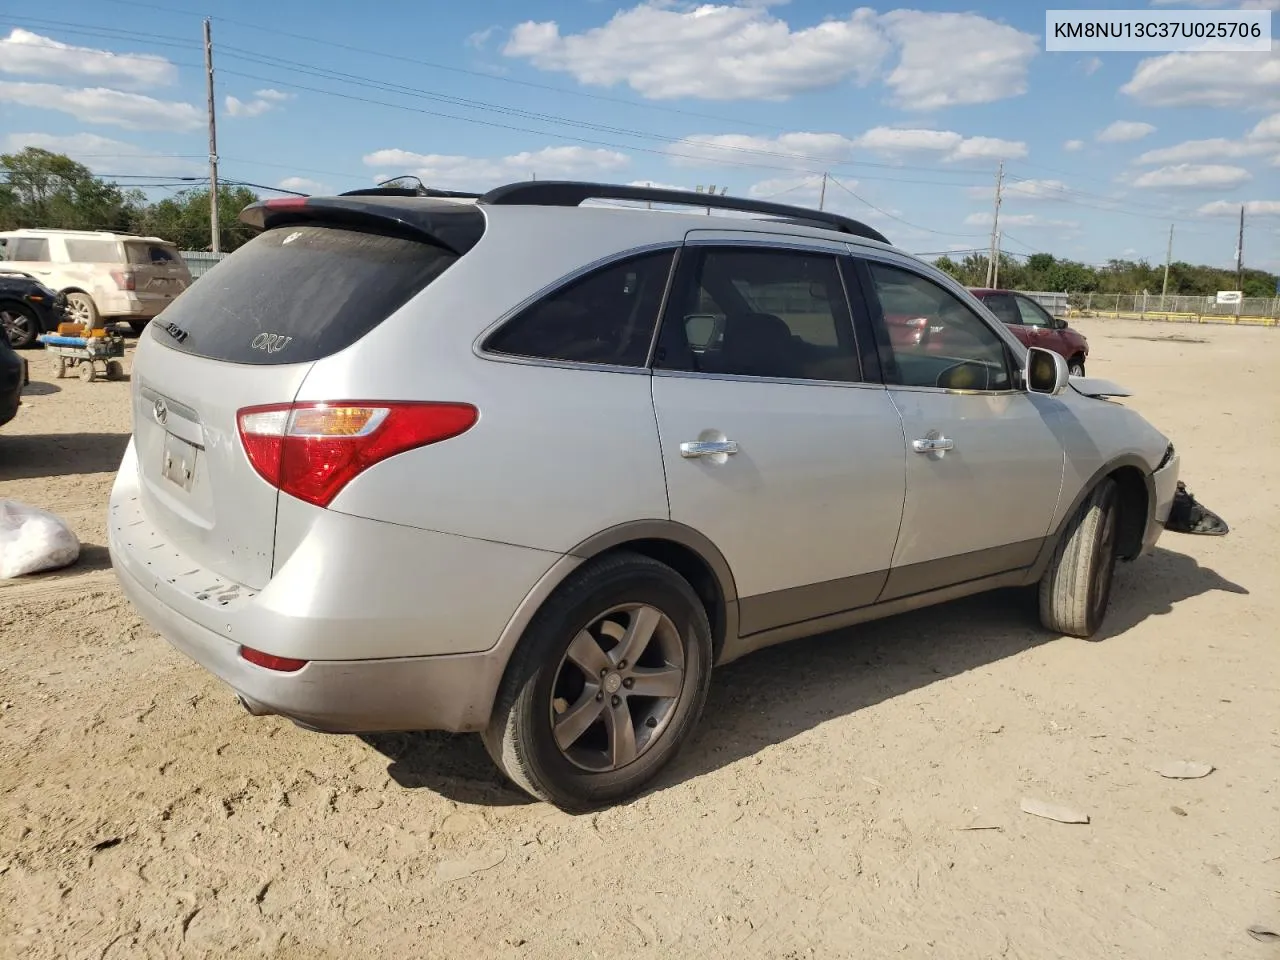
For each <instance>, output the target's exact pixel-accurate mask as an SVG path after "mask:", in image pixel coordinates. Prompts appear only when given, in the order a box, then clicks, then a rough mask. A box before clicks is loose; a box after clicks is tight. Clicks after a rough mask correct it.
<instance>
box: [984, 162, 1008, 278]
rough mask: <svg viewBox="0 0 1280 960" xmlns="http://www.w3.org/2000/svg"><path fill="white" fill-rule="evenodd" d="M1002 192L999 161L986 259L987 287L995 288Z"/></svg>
mask: <svg viewBox="0 0 1280 960" xmlns="http://www.w3.org/2000/svg"><path fill="white" fill-rule="evenodd" d="M1003 190H1004V161H1003V160H1001V161H1000V165H999V166H998V167H997V168H996V208H995V211H994V212H993V213H992V214H991V253H990V254H989V256H988V259H987V286H988V287H994V286H995V283H996V281H995V277H996V274H997V273H999V271H998V270H997V269H996V256H997V254H998V244H999V242H1000V200H1001V196H1002V192H1003Z"/></svg>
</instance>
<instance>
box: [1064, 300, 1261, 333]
mask: <svg viewBox="0 0 1280 960" xmlns="http://www.w3.org/2000/svg"><path fill="white" fill-rule="evenodd" d="M1068 302H1069V303H1070V306H1071V309H1072V310H1075V311H1078V312H1079V313H1081V314H1083V315H1085V316H1099V317H1140V318H1142V317H1145V318H1150V319H1162V318H1163V319H1170V320H1179V319H1181V320H1193V321H1199V322H1203V323H1214V322H1217V323H1261V324H1265V325H1267V326H1274V325H1280V297H1246V298H1244V299H1243V300H1241V301H1240V302H1239V303H1218V300H1217V298H1216V297H1161V296H1159V295H1156V296H1152V295H1150V294H1143V293H1137V294H1134V293H1073V294H1070V295H1069V298H1068Z"/></svg>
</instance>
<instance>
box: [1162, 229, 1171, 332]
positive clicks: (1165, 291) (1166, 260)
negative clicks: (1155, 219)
mask: <svg viewBox="0 0 1280 960" xmlns="http://www.w3.org/2000/svg"><path fill="white" fill-rule="evenodd" d="M1173 227H1174V225H1173V224H1172V223H1171V224H1169V247H1168V249H1166V250H1165V252H1164V285H1163V286H1162V287H1161V288H1160V309H1161V310H1163V309H1164V298H1165V296H1166V295H1167V294H1168V293H1169V261H1171V260H1172V259H1173Z"/></svg>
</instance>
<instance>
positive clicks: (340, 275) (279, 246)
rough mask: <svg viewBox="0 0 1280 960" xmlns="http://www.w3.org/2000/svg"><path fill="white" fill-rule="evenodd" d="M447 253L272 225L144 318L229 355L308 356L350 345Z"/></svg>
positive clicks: (268, 360)
mask: <svg viewBox="0 0 1280 960" xmlns="http://www.w3.org/2000/svg"><path fill="white" fill-rule="evenodd" d="M457 259H458V257H457V255H456V254H454V253H451V252H449V251H447V250H444V249H441V248H440V247H436V246H433V245H431V244H427V243H419V242H417V241H414V240H405V239H403V238H400V237H388V236H383V235H380V234H373V233H362V232H359V231H355V230H345V229H339V228H336V227H317V226H292V227H280V228H278V229H274V230H268V231H266V232H264V233H261V234H259V235H258V236H256V237H254V238H253V239H252V240H250V241H249V242H248V243H247V244H245V245H244V246H243V247H241V248H240V249H239V250H237V251H236V252H235V253H233V254H232V255H231V256H229V257H227V259H225V260H223V261H222V262H221V263H219V264H218V266H217V267H216V268H215V269H213V270H210V271H209V272H208V273H206V274H205V275H204V276H203V277H201V278H200V279H199V280H197V281H196V282H195V283H193V284H192V285H191V286H190V287H189V288H188V289H187V290H186V292H185V293H183V294H182V295H181V296H179V297H178V298H177V299H176V300H174V301H173V303H172V304H170V305H169V306H168V307H167V308H166V309H165V311H164V313H162V314H161V315H160V317H158V318H157V320H156V322H155V323H152V324H151V327H152V330H153V334H152V335H153V336H155V337H157V338H158V339H159V340H160V341H161V342H162V343H164V344H165V345H166V346H169V347H172V348H173V349H175V350H181V351H183V352H184V353H191V354H195V355H196V356H201V357H208V358H210V359H212V360H226V361H229V362H231V363H255V364H272V363H305V362H307V361H311V360H318V359H320V358H321V357H325V356H328V355H330V354H332V353H336V352H338V351H339V350H342V349H344V348H346V347H349V346H350V345H351V344H353V343H355V342H356V341H357V340H359V339H360V338H361V337H363V336H364V335H365V334H366V333H368V332H369V331H370V330H372V329H373V328H374V327H376V326H377V325H378V324H379V323H381V322H382V321H383V320H385V319H386V318H387V317H389V316H390V315H391V314H393V313H394V312H395V311H396V310H398V309H399V308H400V307H401V306H402V305H403V304H404V303H405V302H406V301H408V300H409V299H410V298H411V297H412V296H413V295H414V294H416V293H418V291H420V290H422V289H423V288H424V287H425V286H427V284H429V283H430V282H431V281H432V280H434V279H435V278H436V277H438V276H440V274H441V273H443V272H444V271H445V270H447V269H448V268H449V266H450V265H451V264H452V263H453V262H454V261H455V260H457ZM157 328H158V329H157ZM184 334H185V336H184Z"/></svg>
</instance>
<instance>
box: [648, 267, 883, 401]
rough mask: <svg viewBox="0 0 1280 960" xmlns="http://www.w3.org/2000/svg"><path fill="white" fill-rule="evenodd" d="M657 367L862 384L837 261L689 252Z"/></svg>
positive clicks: (674, 294)
mask: <svg viewBox="0 0 1280 960" xmlns="http://www.w3.org/2000/svg"><path fill="white" fill-rule="evenodd" d="M654 366H655V367H656V368H659V369H664V370H683V371H688V372H693V373H707V374H722V375H727V376H740V377H766V378H773V379H789V380H818V381H828V382H845V383H850V382H858V381H860V380H861V379H862V374H861V368H860V365H859V361H858V350H857V345H856V342H855V339H854V332H853V326H852V322H851V319H850V316H849V304H848V298H847V295H846V292H845V288H844V283H843V280H842V278H841V274H840V269H839V265H838V261H837V259H836V257H835V256H834V255H832V254H828V253H823V252H817V251H812V252H811V251H804V250H780V249H763V248H746V249H744V248H729V249H726V248H717V247H697V246H695V247H689V248H686V250H685V252H684V254H682V267H681V270H680V276H679V277H678V279H677V282H676V284H675V286H674V287H673V289H672V294H671V302H670V304H669V307H668V310H667V315H666V319H665V321H664V323H663V330H662V333H661V334H660V336H659V341H658V350H657V352H656V354H655V357H654Z"/></svg>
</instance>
